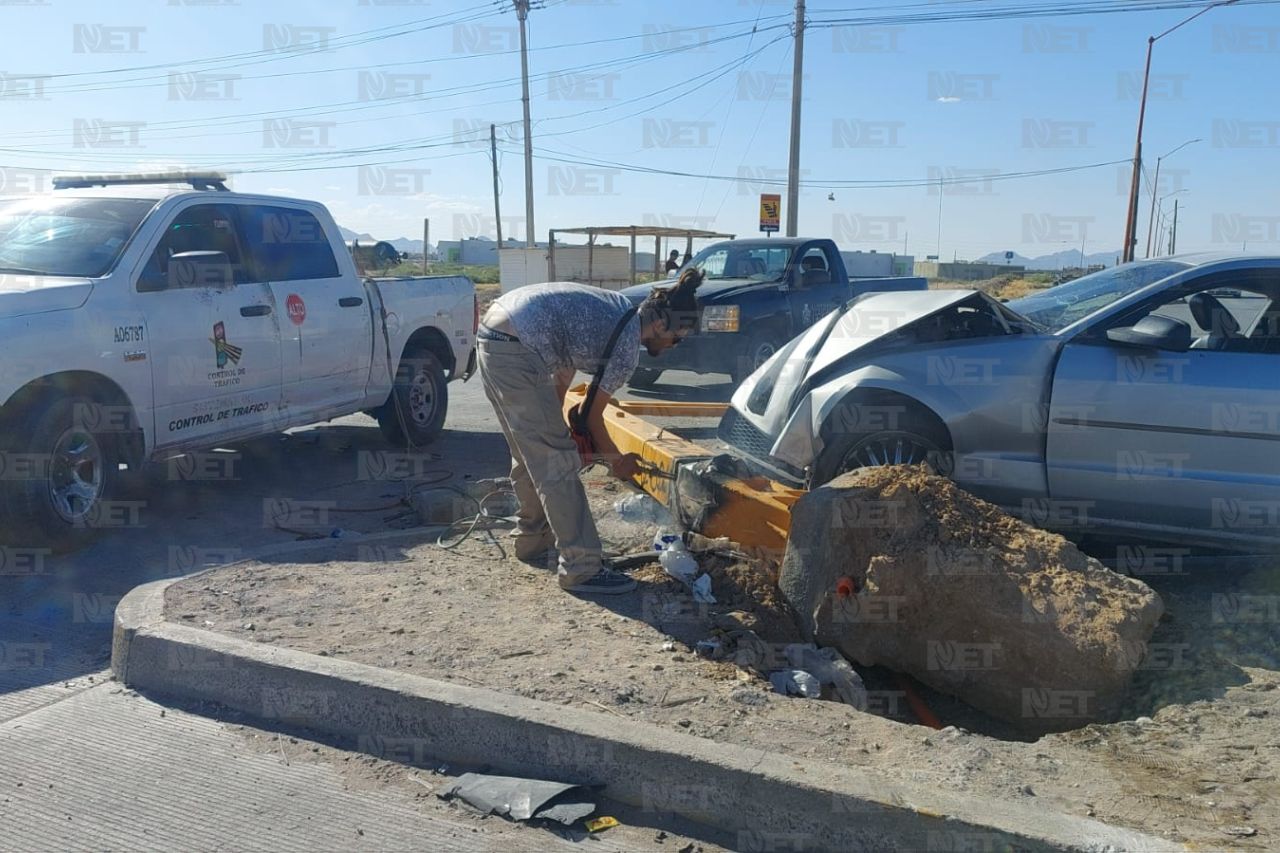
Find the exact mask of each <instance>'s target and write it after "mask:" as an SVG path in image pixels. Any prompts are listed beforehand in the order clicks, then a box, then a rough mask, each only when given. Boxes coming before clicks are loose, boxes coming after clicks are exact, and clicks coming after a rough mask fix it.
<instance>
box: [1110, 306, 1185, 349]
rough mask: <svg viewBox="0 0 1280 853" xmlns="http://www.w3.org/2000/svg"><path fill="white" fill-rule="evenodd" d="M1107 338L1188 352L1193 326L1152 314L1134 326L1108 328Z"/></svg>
mask: <svg viewBox="0 0 1280 853" xmlns="http://www.w3.org/2000/svg"><path fill="white" fill-rule="evenodd" d="M1107 340H1109V341H1111V342H1112V343H1115V344H1121V345H1122V346H1130V347H1142V348H1144V349H1158V350H1167V351H1169V352H1186V351H1187V350H1189V349H1191V327H1190V326H1189V325H1187V324H1186V323H1184V322H1182V321H1181V320H1174V319H1171V318H1169V317H1161V316H1160V315H1158V314H1151V315H1148V316H1146V317H1143V318H1142V319H1141V320H1139V321H1138V322H1137V323H1136V324H1135V325H1133V326H1126V327H1122V328H1119V329H1108V330H1107Z"/></svg>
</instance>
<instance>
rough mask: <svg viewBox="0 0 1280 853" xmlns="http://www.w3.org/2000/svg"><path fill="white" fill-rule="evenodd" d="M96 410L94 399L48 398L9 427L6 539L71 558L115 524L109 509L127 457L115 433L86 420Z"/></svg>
mask: <svg viewBox="0 0 1280 853" xmlns="http://www.w3.org/2000/svg"><path fill="white" fill-rule="evenodd" d="M95 408H96V404H95V403H94V401H93V400H91V399H89V398H88V397H79V396H67V397H61V396H59V397H46V398H43V399H38V400H35V401H33V403H32V404H30V405H29V406H27V407H25V409H24V410H23V411H21V412H19V413H18V414H17V415H15V416H14V417H13V419H12V420H11V421H9V422H8V423H7V424H6V426H7V427H8V429H7V430H6V432H7V433H8V434H7V435H4V436H3V442H4V443H3V447H4V451H5V460H4V461H5V463H6V464H5V467H6V468H7V469H8V470H7V472H6V476H5V478H4V480H3V482H0V489H2V491H0V505H2V506H3V508H4V510H5V519H4V526H6V527H7V528H8V530H7V531H6V533H7V537H6V539H5V541H6V542H8V543H16V544H20V545H23V546H29V547H42V548H49V549H51V550H52V551H54V552H55V553H65V552H68V551H74V550H77V549H79V548H82V547H84V546H85V545H87V544H89V542H91V541H92V540H93V538H94V537H95V536H96V535H97V533H98V531H99V530H101V529H102V528H103V527H105V526H107V525H108V524H109V523H110V520H109V519H108V518H107V517H106V516H105V515H104V507H105V506H106V505H107V503H108V502H109V501H110V500H111V497H112V495H113V494H114V493H115V489H116V485H117V481H118V477H119V473H120V472H119V467H120V466H119V460H120V453H119V447H118V442H117V441H116V436H114V435H112V434H110V433H107V432H102V431H99V430H100V428H96V427H94V426H92V425H90V424H87V423H85V422H84V416H83V413H84V412H90V411H94V410H95Z"/></svg>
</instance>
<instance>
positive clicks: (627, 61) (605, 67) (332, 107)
mask: <svg viewBox="0 0 1280 853" xmlns="http://www.w3.org/2000/svg"><path fill="white" fill-rule="evenodd" d="M752 35H753V33H752V32H751V31H749V30H748V31H743V32H739V33H731V34H729V35H725V36H721V37H719V38H716V39H711V40H708V41H707V42H705V43H699V44H696V45H677V46H674V47H670V48H663V49H661V50H656V51H650V52H648V53H642V54H636V55H632V56H625V57H617V58H612V59H606V60H599V61H596V62H591V63H586V64H583V65H579V66H572V67H569V68H560V69H556V70H553V71H545V72H540V73H537V74H534V75H531V79H532V80H536V81H538V82H548V81H550V80H552V79H554V78H556V77H558V76H562V75H566V74H584V75H587V76H591V74H592V73H602V72H605V71H616V70H627V69H630V68H634V67H636V66H639V65H643V64H646V63H649V62H653V61H656V60H659V59H664V58H668V57H670V56H673V55H677V54H680V53H685V52H690V51H695V50H699V49H701V48H702V47H704V46H705V45H709V44H719V43H722V42H730V41H735V40H737V39H741V38H747V37H750V36H752ZM518 82H519V78H506V79H502V80H489V81H483V82H476V83H466V84H461V85H458V86H451V87H445V88H442V89H433V90H430V91H424V92H422V93H420V94H417V95H413V96H409V97H403V98H395V99H385V100H377V101H367V100H360V99H357V100H354V101H352V100H348V101H337V102H333V103H329V104H313V105H310V106H306V107H295V108H291V109H286V110H260V111H257V112H252V113H233V114H229V115H223V116H216V117H206V118H203V119H173V120H170V121H162V122H150V123H148V125H147V130H148V132H150V131H151V130H154V129H156V128H164V129H169V130H186V129H193V130H199V131H201V132H200V133H196V134H191V135H189V136H159V137H157V138H158V139H160V140H166V139H206V138H209V137H211V136H238V135H247V134H256V133H261V132H262V129H261V127H258V128H254V129H251V130H245V131H229V132H226V133H212V132H210V128H211V127H222V126H234V125H237V124H251V123H257V122H259V121H262V120H263V119H269V118H281V119H286V118H298V117H306V118H315V117H318V116H329V115H335V114H345V113H351V112H361V111H365V110H374V109H386V108H392V107H397V108H398V107H403V106H404V105H406V104H412V103H419V102H424V101H432V100H439V99H442V98H451V97H461V96H463V95H472V94H477V93H480V92H486V91H493V90H499V89H505V88H508V87H511V86H514V85H515V84H516V83H518ZM492 103H506V99H503V100H500V101H495V102H492ZM474 106H476V105H469V106H468V108H472V107H474ZM481 106H483V105H481ZM448 111H449V110H429V111H425V112H420V113H414V114H415V115H426V114H430V113H432V112H448ZM588 112H593V111H588ZM382 120H384V119H383V118H381V117H375V118H370V119H361V120H355V121H350V122H335V124H355V123H359V122H360V121H382ZM73 133H74V132H73V131H68V130H66V129H65V128H45V129H40V130H29V131H21V132H18V133H12V134H8V135H7V136H8V137H9V138H11V139H19V140H26V139H30V140H33V141H34V140H46V139H54V140H57V139H67V138H69V137H73Z"/></svg>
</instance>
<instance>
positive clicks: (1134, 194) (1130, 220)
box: [1121, 36, 1156, 264]
mask: <svg viewBox="0 0 1280 853" xmlns="http://www.w3.org/2000/svg"><path fill="white" fill-rule="evenodd" d="M1155 44H1156V37H1155V36H1148V37H1147V67H1146V70H1145V71H1144V72H1143V74H1142V101H1141V102H1140V104H1139V105H1138V139H1137V141H1136V142H1135V143H1134V145H1133V177H1132V178H1131V180H1130V181H1129V211H1128V213H1126V214H1125V217H1124V248H1123V249H1122V253H1123V254H1122V255H1121V261H1122V262H1123V263H1126V264H1127V263H1129V262H1130V261H1132V260H1133V250H1134V248H1135V244H1136V243H1137V242H1138V238H1137V235H1136V234H1135V233H1134V232H1135V231H1137V230H1138V181H1139V177H1140V175H1141V173H1142V124H1143V122H1144V121H1146V118H1147V85H1148V84H1149V83H1150V82H1151V49H1152V48H1153V47H1155Z"/></svg>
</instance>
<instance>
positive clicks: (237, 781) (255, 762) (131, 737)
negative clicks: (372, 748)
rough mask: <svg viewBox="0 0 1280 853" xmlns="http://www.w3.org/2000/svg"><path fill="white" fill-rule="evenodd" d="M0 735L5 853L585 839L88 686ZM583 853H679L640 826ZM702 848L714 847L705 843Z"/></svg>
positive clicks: (346, 761)
mask: <svg viewBox="0 0 1280 853" xmlns="http://www.w3.org/2000/svg"><path fill="white" fill-rule="evenodd" d="M60 689H62V690H63V692H64V695H63V696H62V698H61V701H57V702H55V703H53V704H49V705H46V706H44V707H42V708H38V709H36V710H33V711H30V712H28V713H26V714H23V715H21V716H18V717H15V718H12V719H9V720H7V721H6V722H3V723H0V755H3V756H4V761H3V762H0V826H3V827H4V842H3V846H4V849H6V850H87V849H93V850H130V849H132V850H156V849H159V850H165V849H172V850H281V851H285V850H298V851H310V850H351V849H369V850H442V851H471V850H481V851H494V853H509V851H524V850H562V849H563V850H568V849H573V848H575V847H577V846H578V845H579V844H581V843H582V841H583V837H584V836H585V833H583V832H581V831H564V833H563V835H560V834H555V833H552V832H551V831H549V830H546V829H542V828H536V827H528V826H522V825H520V824H514V823H511V822H508V821H506V820H505V819H502V818H496V817H493V818H484V817H481V816H479V815H477V814H476V813H475V812H473V811H472V810H470V809H469V808H467V807H465V806H462V805H461V804H449V803H445V802H444V801H441V800H440V799H438V798H437V797H436V796H435V794H436V793H437V792H439V791H442V790H444V789H445V788H446V787H447V784H448V782H449V781H450V777H449V776H448V775H445V776H441V775H438V774H436V773H434V772H432V771H430V770H419V769H410V768H406V767H404V766H402V765H397V764H392V763H390V762H386V761H380V760H377V759H373V758H370V757H368V756H364V755H359V754H356V753H351V752H346V751H344V750H342V749H335V748H333V747H331V746H329V745H326V744H323V743H319V742H315V741H311V740H307V739H306V738H302V737H291V736H289V735H287V734H285V735H281V734H277V733H274V732H269V731H263V730H261V729H257V728H255V727H253V726H248V725H241V724H238V723H236V722H225V721H223V722H220V721H216V720H213V719H210V718H209V717H206V716H200V715H196V714H191V713H187V712H185V711H182V710H179V709H175V708H173V707H169V706H166V705H159V704H156V703H155V702H153V701H151V700H149V699H147V698H145V697H141V696H138V695H137V694H135V693H133V692H132V691H129V690H124V689H122V688H121V687H119V686H118V685H116V684H113V683H100V684H98V685H97V686H89V685H88V684H87V681H86V682H84V683H78V684H74V685H71V686H68V687H65V688H60ZM602 805H603V812H602V813H608V814H614V815H617V816H619V817H620V818H625V820H626V823H625V824H624V826H623V827H622V828H619V829H614V830H611V831H609V832H607V833H605V834H602V835H598V836H592V837H591V849H592V850H598V851H601V853H612V851H622V850H678V849H680V848H681V847H682V846H684V845H685V844H687V843H688V841H689V839H688V838H687V837H685V836H680V835H679V834H678V833H675V831H674V830H673V831H672V835H671V837H669V838H667V839H666V840H665V843H664V844H662V845H659V844H657V843H656V842H655V841H654V838H655V835H656V834H657V830H656V829H655V828H653V827H652V826H649V827H645V826H643V825H640V822H641V820H642V819H643V818H642V816H638V815H635V814H633V813H630V812H629V811H627V810H625V809H623V810H619V809H617V808H616V807H615V806H613V805H611V804H602ZM706 847H707V848H708V849H719V848H716V847H714V846H712V845H706Z"/></svg>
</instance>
